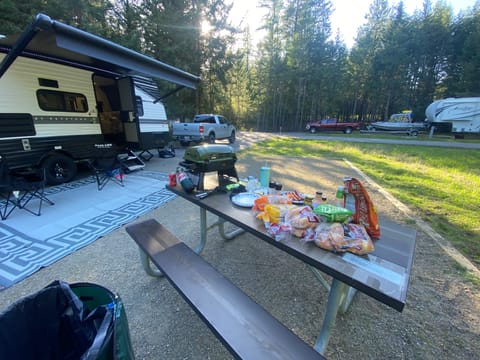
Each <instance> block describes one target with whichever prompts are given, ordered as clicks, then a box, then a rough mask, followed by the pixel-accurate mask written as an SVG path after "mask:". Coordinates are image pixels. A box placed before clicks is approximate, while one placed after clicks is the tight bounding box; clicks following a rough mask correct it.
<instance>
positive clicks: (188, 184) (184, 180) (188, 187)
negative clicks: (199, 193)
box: [177, 168, 195, 193]
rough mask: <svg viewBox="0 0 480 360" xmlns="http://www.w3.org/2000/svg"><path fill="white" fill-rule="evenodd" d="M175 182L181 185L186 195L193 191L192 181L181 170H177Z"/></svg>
mask: <svg viewBox="0 0 480 360" xmlns="http://www.w3.org/2000/svg"><path fill="white" fill-rule="evenodd" d="M177 182H179V183H180V185H182V188H183V190H185V192H186V193H191V192H192V191H193V189H195V185H193V182H192V179H190V176H188V174H187V173H186V172H185V170H183V169H182V168H177Z"/></svg>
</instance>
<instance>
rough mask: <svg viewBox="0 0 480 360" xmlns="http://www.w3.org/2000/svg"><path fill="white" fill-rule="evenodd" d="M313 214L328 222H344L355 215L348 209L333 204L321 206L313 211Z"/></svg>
mask: <svg viewBox="0 0 480 360" xmlns="http://www.w3.org/2000/svg"><path fill="white" fill-rule="evenodd" d="M313 212H314V213H315V214H316V215H318V216H319V217H320V218H321V219H324V220H325V221H327V222H344V221H347V220H348V218H349V217H350V216H352V214H353V212H352V211H350V210H348V209H345V208H341V207H338V206H335V205H331V204H320V205H318V206H317V207H315V209H313Z"/></svg>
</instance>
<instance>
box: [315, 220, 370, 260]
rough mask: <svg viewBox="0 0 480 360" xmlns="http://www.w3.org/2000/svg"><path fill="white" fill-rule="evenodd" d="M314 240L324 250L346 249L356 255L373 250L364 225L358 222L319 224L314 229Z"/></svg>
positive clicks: (339, 250) (340, 250)
mask: <svg viewBox="0 0 480 360" xmlns="http://www.w3.org/2000/svg"><path fill="white" fill-rule="evenodd" d="M314 242H315V244H316V245H317V246H318V247H320V248H322V249H325V250H329V251H338V252H345V251H348V252H351V253H353V254H357V255H364V254H368V253H370V252H372V251H374V250H375V248H374V246H373V242H372V240H371V239H370V236H368V234H367V231H366V230H365V227H364V226H363V225H358V224H340V223H332V224H326V223H323V224H320V225H319V226H318V227H317V229H316V230H315V238H314Z"/></svg>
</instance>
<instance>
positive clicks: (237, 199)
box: [232, 193, 260, 207]
mask: <svg viewBox="0 0 480 360" xmlns="http://www.w3.org/2000/svg"><path fill="white" fill-rule="evenodd" d="M259 196H260V195H257V194H254V193H240V194H237V195H235V196H232V202H233V203H234V204H235V205H237V206H241V207H252V206H253V202H254V201H255V199H256V198H258V197H259Z"/></svg>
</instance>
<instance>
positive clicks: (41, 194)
mask: <svg viewBox="0 0 480 360" xmlns="http://www.w3.org/2000/svg"><path fill="white" fill-rule="evenodd" d="M45 172H46V170H45V168H38V167H34V168H31V169H29V170H26V171H22V172H17V173H13V175H12V177H13V180H12V186H13V189H14V191H18V192H19V194H21V195H20V196H19V199H18V204H17V206H18V207H19V208H20V209H23V210H25V211H28V212H29V213H30V214H33V215H36V216H40V215H41V213H42V205H43V202H46V203H48V204H49V205H54V202H53V201H51V200H50V199H48V198H47V197H46V196H45V183H46V175H45ZM14 195H15V193H14ZM33 202H36V203H37V205H38V208H35V205H34V206H29V207H27V205H29V204H30V203H33ZM32 207H33V209H35V210H33V209H32Z"/></svg>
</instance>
